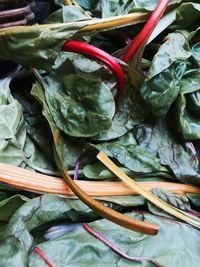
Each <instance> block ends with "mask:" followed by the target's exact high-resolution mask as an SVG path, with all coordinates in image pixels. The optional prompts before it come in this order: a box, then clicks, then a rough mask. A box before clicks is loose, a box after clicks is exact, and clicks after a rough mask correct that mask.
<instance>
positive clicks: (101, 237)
mask: <svg viewBox="0 0 200 267" xmlns="http://www.w3.org/2000/svg"><path fill="white" fill-rule="evenodd" d="M83 227H84V229H85V230H86V231H87V232H89V233H90V234H91V235H93V236H94V237H96V238H97V239H99V240H100V241H101V242H103V243H104V244H105V245H107V246H108V247H109V248H111V249H112V250H113V251H114V252H116V253H117V254H118V255H120V256H121V257H123V258H125V259H127V260H130V261H135V262H143V261H148V262H150V263H152V264H154V265H155V266H156V267H163V266H162V265H161V264H160V263H159V262H157V261H155V260H152V259H150V258H147V257H131V256H129V255H127V254H126V252H124V251H122V250H121V248H119V247H118V246H117V245H116V244H114V242H112V241H111V240H109V239H108V238H107V237H105V236H104V235H102V234H101V233H100V232H97V231H96V230H94V229H93V228H92V227H90V226H89V225H88V224H87V223H83Z"/></svg>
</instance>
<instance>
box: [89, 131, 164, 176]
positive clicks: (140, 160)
mask: <svg viewBox="0 0 200 267" xmlns="http://www.w3.org/2000/svg"><path fill="white" fill-rule="evenodd" d="M92 146H93V147H95V148H97V149H98V150H99V151H103V152H104V153H105V154H106V155H107V156H109V157H111V158H115V159H117V160H118V162H119V163H121V164H122V165H124V166H125V167H127V168H128V169H130V170H132V171H134V172H142V173H148V172H154V171H159V170H160V169H161V165H160V163H159V160H158V159H157V158H156V157H155V156H154V155H152V154H151V153H149V152H148V151H147V150H145V149H143V148H142V147H141V146H139V145H137V143H136V140H135V139H134V137H133V135H132V134H130V133H128V134H126V135H125V136H122V137H120V138H118V139H117V140H114V141H111V142H104V143H102V144H98V145H94V144H93V145H92Z"/></svg>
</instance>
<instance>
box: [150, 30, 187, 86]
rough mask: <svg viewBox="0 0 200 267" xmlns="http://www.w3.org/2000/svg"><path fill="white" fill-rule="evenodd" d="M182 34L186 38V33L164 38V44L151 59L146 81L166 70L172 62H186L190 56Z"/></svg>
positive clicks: (172, 34) (176, 33)
mask: <svg viewBox="0 0 200 267" xmlns="http://www.w3.org/2000/svg"><path fill="white" fill-rule="evenodd" d="M184 34H185V35H186V36H187V34H186V32H183V33H182V32H174V33H170V34H168V35H167V36H166V37H165V39H164V43H163V44H162V45H161V46H160V47H159V49H158V51H157V53H156V54H155V56H154V57H153V60H152V62H151V66H150V69H149V71H148V77H147V81H148V80H150V79H151V78H153V76H156V75H157V74H159V73H162V72H163V71H165V70H166V69H168V68H169V67H170V66H171V65H172V64H173V63H174V62H176V61H184V60H187V59H188V58H189V57H190V56H191V55H192V53H191V51H190V48H189V46H188V43H187V40H186V36H185V35H184Z"/></svg>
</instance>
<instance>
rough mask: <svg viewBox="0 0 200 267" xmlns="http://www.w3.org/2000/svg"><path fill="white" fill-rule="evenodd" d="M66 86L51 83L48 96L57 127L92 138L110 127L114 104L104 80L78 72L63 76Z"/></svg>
mask: <svg viewBox="0 0 200 267" xmlns="http://www.w3.org/2000/svg"><path fill="white" fill-rule="evenodd" d="M63 83H64V85H63V87H61V86H56V85H55V84H48V86H46V89H45V95H46V99H47V102H48V105H49V109H50V111H51V114H52V116H53V119H54V122H55V124H56V126H57V128H59V129H61V130H62V131H64V132H65V133H66V134H68V135H70V136H76V137H89V136H94V135H96V134H97V133H100V132H102V131H105V130H107V129H109V128H110V126H111V120H112V117H113V115H114V110H115V105H114V98H113V96H112V93H111V92H110V90H109V89H108V88H107V86H106V85H105V84H104V83H102V82H101V81H98V80H95V79H91V78H85V77H82V76H78V75H74V74H71V75H68V76H65V77H63Z"/></svg>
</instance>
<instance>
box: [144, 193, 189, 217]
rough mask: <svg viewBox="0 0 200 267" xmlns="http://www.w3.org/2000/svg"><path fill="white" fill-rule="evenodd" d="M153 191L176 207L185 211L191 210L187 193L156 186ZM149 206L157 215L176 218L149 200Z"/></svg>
mask: <svg viewBox="0 0 200 267" xmlns="http://www.w3.org/2000/svg"><path fill="white" fill-rule="evenodd" d="M151 191H152V193H153V194H154V195H155V196H157V197H159V198H160V199H162V200H164V201H165V202H166V203H168V204H170V205H172V206H174V207H175V208H178V209H180V210H183V211H189V210H191V206H190V202H189V199H188V198H187V197H186V196H185V195H178V194H173V193H170V192H168V191H166V190H165V189H163V188H154V189H152V190H151ZM148 208H149V210H150V211H151V213H153V214H155V215H158V216H164V217H166V218H172V219H174V217H173V216H171V215H169V214H167V213H165V212H164V211H163V210H161V209H160V208H158V207H156V206H155V205H153V204H152V203H150V202H148Z"/></svg>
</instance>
